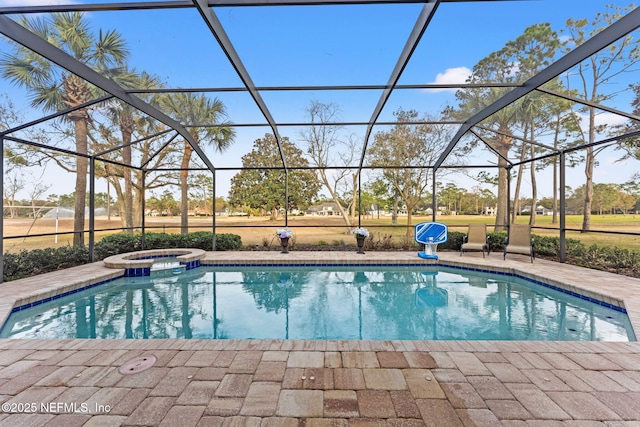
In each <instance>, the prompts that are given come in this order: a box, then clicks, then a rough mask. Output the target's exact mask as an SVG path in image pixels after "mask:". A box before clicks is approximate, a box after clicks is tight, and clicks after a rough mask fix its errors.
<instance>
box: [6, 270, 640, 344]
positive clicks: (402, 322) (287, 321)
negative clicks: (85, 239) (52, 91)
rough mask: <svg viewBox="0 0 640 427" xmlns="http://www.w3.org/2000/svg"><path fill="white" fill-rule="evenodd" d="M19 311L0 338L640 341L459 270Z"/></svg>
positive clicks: (135, 292)
mask: <svg viewBox="0 0 640 427" xmlns="http://www.w3.org/2000/svg"><path fill="white" fill-rule="evenodd" d="M167 267H169V268H167V269H160V270H158V271H156V272H153V273H152V275H151V276H150V277H145V278H139V277H137V278H120V279H116V280H114V281H111V282H108V283H105V284H103V285H100V286H97V287H94V288H91V289H87V290H83V291H80V292H78V293H75V294H72V295H68V296H65V297H63V298H59V299H56V300H53V301H50V302H46V303H43V304H40V305H37V306H34V307H30V308H27V309H23V310H20V311H15V312H13V313H12V314H11V316H10V318H9V320H8V321H7V323H6V324H5V325H4V327H3V328H2V331H1V333H0V337H10V338H136V339H146V338H200V339H340V340H362V339H370V340H448V339H455V340H586V341H600V340H602V341H635V336H634V334H633V330H632V328H631V325H630V322H629V319H628V316H627V315H626V313H624V312H622V311H619V310H614V309H612V308H608V307H605V306H602V305H600V304H596V303H592V302H589V301H585V300H582V299H580V298H577V297H573V296H571V295H568V294H565V293H562V292H559V291H556V290H553V289H549V288H546V287H543V286H540V285H538V284H535V283H533V282H530V281H527V280H525V279H522V278H518V277H513V276H505V275H497V274H491V273H482V272H474V271H467V270H462V269H453V268H447V267H438V270H435V269H434V268H435V267H430V268H426V269H425V267H370V266H367V267H349V268H347V267H335V268H324V267H322V268H320V267H318V268H316V267H267V268H265V267H260V268H253V267H242V268H239V267H222V268H221V267H200V268H197V269H194V270H189V271H184V270H179V269H178V270H176V269H172V268H171V267H172V265H167Z"/></svg>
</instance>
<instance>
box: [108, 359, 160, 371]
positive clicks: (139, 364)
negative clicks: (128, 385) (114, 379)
mask: <svg viewBox="0 0 640 427" xmlns="http://www.w3.org/2000/svg"><path fill="white" fill-rule="evenodd" d="M156 360H158V359H157V358H156V357H155V356H153V355H148V356H139V357H134V358H133V359H131V360H128V361H126V362H124V363H123V364H122V366H120V369H118V372H120V373H121V374H122V375H133V374H137V373H139V372H142V371H146V370H147V369H149V368H150V367H152V366H153V365H154V364H155V363H156Z"/></svg>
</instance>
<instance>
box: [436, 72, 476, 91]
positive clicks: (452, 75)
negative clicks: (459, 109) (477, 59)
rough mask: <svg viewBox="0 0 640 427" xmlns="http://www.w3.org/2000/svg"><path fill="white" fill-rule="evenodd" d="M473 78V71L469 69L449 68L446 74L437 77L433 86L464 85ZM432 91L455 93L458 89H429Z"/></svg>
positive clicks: (439, 74)
mask: <svg viewBox="0 0 640 427" xmlns="http://www.w3.org/2000/svg"><path fill="white" fill-rule="evenodd" d="M469 76H471V70H470V69H468V68H467V67H456V68H447V69H446V71H445V72H444V73H438V74H437V75H436V79H435V81H433V82H432V83H433V84H462V83H465V82H466V81H467V78H468V77H469ZM429 90H430V91H438V92H440V91H449V92H455V91H456V89H429Z"/></svg>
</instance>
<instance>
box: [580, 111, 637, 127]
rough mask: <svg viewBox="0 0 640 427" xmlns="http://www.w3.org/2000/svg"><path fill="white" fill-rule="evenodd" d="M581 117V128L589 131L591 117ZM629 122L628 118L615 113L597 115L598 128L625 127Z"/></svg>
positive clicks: (584, 115) (581, 115)
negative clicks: (603, 126) (606, 126)
mask: <svg viewBox="0 0 640 427" xmlns="http://www.w3.org/2000/svg"><path fill="white" fill-rule="evenodd" d="M578 117H580V127H581V128H582V130H583V131H584V132H588V131H589V116H588V115H587V114H583V113H581V114H579V115H578ZM627 122H628V119H627V118H626V117H623V116H620V115H618V114H613V113H600V114H596V121H595V123H596V126H601V125H609V126H617V125H623V124H625V123H627Z"/></svg>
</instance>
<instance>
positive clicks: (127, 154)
mask: <svg viewBox="0 0 640 427" xmlns="http://www.w3.org/2000/svg"><path fill="white" fill-rule="evenodd" d="M130 142H131V132H129V131H128V130H122V143H123V144H128V143H130ZM122 161H123V163H124V164H126V165H130V164H131V146H130V145H127V146H125V147H123V148H122ZM122 173H123V175H124V218H125V219H124V223H125V227H127V233H130V234H133V228H132V227H133V184H132V179H131V168H129V167H124V168H123V171H122Z"/></svg>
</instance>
